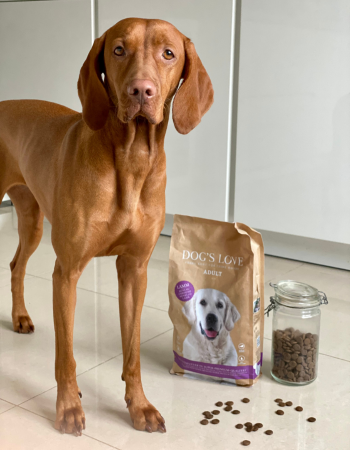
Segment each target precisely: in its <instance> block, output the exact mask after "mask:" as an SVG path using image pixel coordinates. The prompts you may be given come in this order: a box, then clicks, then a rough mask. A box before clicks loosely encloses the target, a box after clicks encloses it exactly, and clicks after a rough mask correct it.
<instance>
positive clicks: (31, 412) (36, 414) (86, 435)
mask: <svg viewBox="0 0 350 450" xmlns="http://www.w3.org/2000/svg"><path fill="white" fill-rule="evenodd" d="M33 398H34V397H33ZM17 406H18V408H20V409H22V410H23V411H26V412H28V413H30V414H34V415H35V416H38V417H41V418H42V419H45V420H48V421H49V422H51V423H55V421H54V420H51V419H49V418H48V417H45V416H42V415H41V414H38V413H36V412H34V411H31V410H30V409H26V408H23V407H22V406H20V405H17ZM11 409H13V408H11ZM8 411H9V410H8ZM4 412H7V411H4ZM57 433H59V431H57ZM83 436H85V437H88V438H89V439H93V440H94V441H97V442H100V443H101V444H104V445H107V446H108V447H111V448H114V449H116V450H121V449H119V448H118V447H113V446H112V445H110V444H107V443H106V442H103V441H100V440H99V439H96V438H94V437H92V436H90V435H88V434H86V433H83Z"/></svg>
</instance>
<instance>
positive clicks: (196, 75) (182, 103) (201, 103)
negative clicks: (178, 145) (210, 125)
mask: <svg viewBox="0 0 350 450" xmlns="http://www.w3.org/2000/svg"><path fill="white" fill-rule="evenodd" d="M185 58H186V59H185V67H184V71H183V78H184V80H183V82H182V84H181V86H180V88H179V90H178V91H177V93H176V95H175V99H174V102H173V120H174V125H175V128H176V130H177V131H178V132H179V133H181V134H187V133H189V132H190V131H191V130H193V128H195V127H196V126H197V125H198V124H199V122H200V121H201V119H202V117H203V116H204V114H205V113H206V112H207V111H208V110H209V108H210V107H211V105H212V104H213V101H214V90H213V86H212V84H211V81H210V78H209V75H208V74H207V72H206V70H205V69H204V66H203V64H202V61H201V60H200V59H199V56H198V55H197V52H196V49H195V48H194V45H193V43H192V42H191V41H190V39H187V38H186V40H185Z"/></svg>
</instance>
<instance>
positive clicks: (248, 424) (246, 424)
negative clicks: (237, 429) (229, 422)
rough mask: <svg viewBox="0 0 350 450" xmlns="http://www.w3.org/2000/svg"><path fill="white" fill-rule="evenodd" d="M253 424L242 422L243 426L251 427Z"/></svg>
mask: <svg viewBox="0 0 350 450" xmlns="http://www.w3.org/2000/svg"><path fill="white" fill-rule="evenodd" d="M252 425H253V424H252V423H251V422H246V423H245V424H244V426H245V427H251V426H252Z"/></svg>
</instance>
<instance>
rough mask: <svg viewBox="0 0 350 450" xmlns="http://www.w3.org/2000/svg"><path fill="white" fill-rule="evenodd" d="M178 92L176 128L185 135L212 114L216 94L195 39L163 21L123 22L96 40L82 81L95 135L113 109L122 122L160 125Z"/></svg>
mask: <svg viewBox="0 0 350 450" xmlns="http://www.w3.org/2000/svg"><path fill="white" fill-rule="evenodd" d="M181 79H183V83H182V84H181V86H180V88H179V89H178V91H177V88H178V86H179V83H180V81H181ZM176 91H177V93H176V96H175V100H174V102H173V120H174V124H175V128H176V129H177V131H178V132H179V133H182V134H187V133H189V132H190V131H191V130H192V129H193V128H195V127H196V126H197V125H198V124H199V122H200V121H201V118H202V116H203V115H204V114H205V113H206V112H207V111H208V110H209V108H210V106H211V105H212V103H213V96H214V91H213V87H212V84H211V81H210V78H209V76H208V74H207V72H206V70H205V69H204V67H203V64H202V62H201V60H200V59H199V57H198V55H197V53H196V50H195V48H194V45H193V43H192V42H191V40H190V39H188V38H187V37H186V36H184V35H183V34H182V33H180V32H179V31H178V30H177V29H176V28H175V27H174V26H173V25H171V24H170V23H168V22H165V21H163V20H148V19H124V20H121V21H120V22H118V23H117V24H116V25H114V26H113V27H111V28H110V29H109V30H107V31H106V32H105V33H104V34H103V35H102V36H101V37H100V38H98V39H96V40H95V42H94V44H93V46H92V48H91V50H90V53H89V55H88V57H87V59H86V61H85V62H84V64H83V66H82V68H81V71H80V76H79V81H78V93H79V98H80V100H81V103H82V106H83V118H84V120H85V122H86V123H87V125H88V126H89V127H90V128H91V129H92V130H98V129H100V128H102V127H103V126H104V124H105V122H106V120H107V117H108V114H109V112H110V110H113V109H114V110H115V108H116V109H117V116H118V118H119V120H120V121H122V122H124V123H126V122H128V121H130V120H134V119H135V118H136V117H138V116H142V117H144V118H145V119H146V120H148V122H150V123H152V124H159V123H161V122H162V121H163V119H164V109H165V108H169V107H170V102H171V99H172V97H173V96H174V94H175V92H176Z"/></svg>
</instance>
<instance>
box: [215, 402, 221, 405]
mask: <svg viewBox="0 0 350 450" xmlns="http://www.w3.org/2000/svg"><path fill="white" fill-rule="evenodd" d="M222 405H223V403H222V402H216V403H215V406H222Z"/></svg>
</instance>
